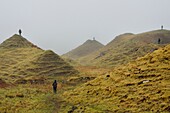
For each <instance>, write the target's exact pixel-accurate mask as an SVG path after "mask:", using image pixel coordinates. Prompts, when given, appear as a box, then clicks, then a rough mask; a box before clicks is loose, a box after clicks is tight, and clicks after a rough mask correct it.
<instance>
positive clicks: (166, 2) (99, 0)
mask: <svg viewBox="0 0 170 113" xmlns="http://www.w3.org/2000/svg"><path fill="white" fill-rule="evenodd" d="M169 11H170V0H0V43H1V42H2V41H4V40H5V39H7V38H9V37H11V36H12V35H13V34H16V33H18V29H22V30H23V36H24V37H25V38H27V39H28V40H29V41H31V42H33V43H34V44H36V45H38V46H39V47H41V48H43V49H45V50H47V49H52V50H54V51H55V52H56V53H57V54H60V55H61V54H63V53H66V52H68V51H70V50H72V49H74V48H75V47H77V46H79V45H80V44H82V43H84V42H85V41H86V40H87V39H92V38H93V37H96V40H98V41H100V42H101V43H103V44H107V43H108V42H109V41H111V40H113V39H114V37H115V36H117V35H119V34H122V33H126V32H131V33H141V32H145V31H151V30H156V29H159V28H160V26H161V25H164V28H165V29H170V13H169Z"/></svg>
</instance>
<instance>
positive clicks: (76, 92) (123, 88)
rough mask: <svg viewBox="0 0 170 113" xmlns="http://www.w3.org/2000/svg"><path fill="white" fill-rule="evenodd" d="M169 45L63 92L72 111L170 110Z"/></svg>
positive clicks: (166, 111) (166, 112)
mask: <svg viewBox="0 0 170 113" xmlns="http://www.w3.org/2000/svg"><path fill="white" fill-rule="evenodd" d="M169 58H170V45H168V46H166V47H164V48H161V49H159V50H156V51H154V52H153V53H150V54H147V55H146V56H144V57H141V58H139V59H137V60H136V61H134V62H131V63H129V64H126V65H125V66H121V67H118V68H115V69H114V70H112V72H110V73H108V74H105V75H101V76H98V77H97V78H96V79H94V80H92V81H89V82H87V83H85V84H82V85H81V86H77V88H75V89H73V90H70V91H66V92H64V93H63V97H65V101H67V102H68V103H70V104H72V105H73V106H74V108H76V109H74V112H75V113H78V112H87V113H88V112H89V113H90V112H91V113H92V112H93V113H99V112H101V113H103V112H106V113H109V112H110V113H112V112H118V113H120V112H138V113H139V112H148V113H150V112H153V113H155V112H165V113H168V112H170V109H169V108H170V106H169V102H170V87H169V86H170V59H169Z"/></svg>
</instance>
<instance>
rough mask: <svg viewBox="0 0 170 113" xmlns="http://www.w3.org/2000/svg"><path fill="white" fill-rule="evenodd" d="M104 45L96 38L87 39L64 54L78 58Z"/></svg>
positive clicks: (67, 56) (71, 57) (70, 57)
mask: <svg viewBox="0 0 170 113" xmlns="http://www.w3.org/2000/svg"><path fill="white" fill-rule="evenodd" d="M103 46H104V45H103V44H101V43H100V42H98V41H96V40H87V41H86V42H85V43H83V44H82V45H80V46H78V47H77V48H75V49H73V50H72V51H70V52H68V53H66V54H64V55H63V57H65V58H69V59H74V60H76V59H78V58H81V57H84V56H86V55H89V54H91V53H93V52H95V51H97V50H99V49H100V48H102V47H103Z"/></svg>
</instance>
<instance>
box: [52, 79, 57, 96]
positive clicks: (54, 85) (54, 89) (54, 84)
mask: <svg viewBox="0 0 170 113" xmlns="http://www.w3.org/2000/svg"><path fill="white" fill-rule="evenodd" d="M52 86H53V92H54V93H56V92H57V81H56V80H54V82H53V85H52Z"/></svg>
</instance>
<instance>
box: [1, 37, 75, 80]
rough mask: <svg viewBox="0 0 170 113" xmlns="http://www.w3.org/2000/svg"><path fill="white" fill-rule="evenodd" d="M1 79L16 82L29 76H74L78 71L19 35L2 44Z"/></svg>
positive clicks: (52, 53) (55, 55)
mask: <svg viewBox="0 0 170 113" xmlns="http://www.w3.org/2000/svg"><path fill="white" fill-rule="evenodd" d="M0 62H1V63H0V77H1V78H2V79H3V80H5V81H8V82H9V81H11V82H12V81H13V82H14V81H15V80H17V79H22V78H25V77H29V76H37V77H38V76H40V77H43V76H59V75H64V76H65V75H72V74H75V73H77V71H76V70H75V69H74V68H73V67H72V66H70V65H69V64H68V63H66V62H65V61H64V60H63V59H61V58H60V56H58V55H57V54H55V53H54V52H52V51H50V50H47V51H45V50H42V49H40V48H38V47H37V46H35V45H34V44H32V43H31V42H29V41H28V40H26V39H25V38H23V37H22V36H19V35H13V36H12V37H10V38H9V39H7V40H6V41H4V42H3V43H2V44H0Z"/></svg>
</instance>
